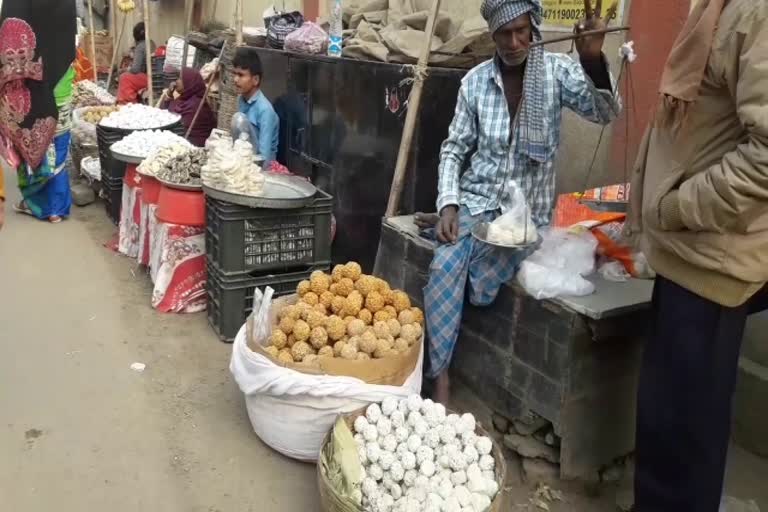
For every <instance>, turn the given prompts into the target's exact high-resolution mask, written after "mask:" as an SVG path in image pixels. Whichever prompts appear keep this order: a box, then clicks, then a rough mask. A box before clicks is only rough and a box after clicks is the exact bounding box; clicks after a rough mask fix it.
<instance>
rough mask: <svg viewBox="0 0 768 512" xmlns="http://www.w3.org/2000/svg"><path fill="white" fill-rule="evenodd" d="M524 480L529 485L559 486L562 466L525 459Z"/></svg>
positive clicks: (523, 465)
mask: <svg viewBox="0 0 768 512" xmlns="http://www.w3.org/2000/svg"><path fill="white" fill-rule="evenodd" d="M522 470H523V478H524V479H525V481H526V482H528V483H529V484H539V483H542V484H550V485H552V484H557V482H558V481H559V480H560V466H559V465H557V464H553V463H552V462H548V461H546V460H541V459H523V462H522Z"/></svg>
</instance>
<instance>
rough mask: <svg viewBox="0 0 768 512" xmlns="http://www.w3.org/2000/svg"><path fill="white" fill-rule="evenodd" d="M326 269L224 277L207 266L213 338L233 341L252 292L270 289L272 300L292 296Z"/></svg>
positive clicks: (248, 308)
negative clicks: (272, 294) (317, 271)
mask: <svg viewBox="0 0 768 512" xmlns="http://www.w3.org/2000/svg"><path fill="white" fill-rule="evenodd" d="M328 269H329V267H328V266H325V267H314V268H311V269H307V270H305V271H302V272H289V273H283V274H266V275H259V276H255V277H254V276H252V275H251V274H247V273H246V274H240V275H231V274H230V275H226V274H222V273H221V272H220V271H219V270H218V269H216V267H215V266H213V265H211V264H208V265H207V270H208V280H207V283H206V292H207V295H208V323H210V324H211V327H212V328H213V330H214V331H215V332H216V335H217V336H218V337H219V338H220V339H221V340H222V341H225V342H228V343H231V342H232V341H234V339H235V336H237V332H238V331H239V330H240V327H242V325H243V324H244V323H245V319H246V318H248V315H250V314H251V312H252V311H253V292H254V290H255V289H256V288H265V287H267V286H271V287H272V288H273V289H274V290H275V294H274V297H281V296H283V295H290V294H292V293H295V291H296V286H297V285H298V284H299V282H301V281H302V280H304V279H309V276H310V274H311V273H312V272H314V271H315V270H322V271H324V272H327V271H328Z"/></svg>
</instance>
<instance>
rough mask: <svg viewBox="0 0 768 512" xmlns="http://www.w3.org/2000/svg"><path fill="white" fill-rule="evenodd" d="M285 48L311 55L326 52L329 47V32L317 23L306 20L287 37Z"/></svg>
mask: <svg viewBox="0 0 768 512" xmlns="http://www.w3.org/2000/svg"><path fill="white" fill-rule="evenodd" d="M285 49H286V50H287V51H291V52H297V53H308V54H311V55H320V54H325V52H326V51H327V49H328V34H326V33H325V30H323V28H322V27H321V26H320V25H318V24H317V23H313V22H311V21H307V22H304V24H303V25H302V26H301V27H300V28H298V29H297V30H295V31H294V32H291V33H290V34H288V35H287V36H286V37H285Z"/></svg>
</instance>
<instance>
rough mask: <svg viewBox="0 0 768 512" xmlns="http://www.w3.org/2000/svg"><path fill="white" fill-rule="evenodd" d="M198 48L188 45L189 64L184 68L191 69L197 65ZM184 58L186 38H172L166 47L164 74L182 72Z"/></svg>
mask: <svg viewBox="0 0 768 512" xmlns="http://www.w3.org/2000/svg"><path fill="white" fill-rule="evenodd" d="M196 52H197V48H195V47H194V46H192V45H191V44H190V45H187V63H186V64H185V65H184V66H183V67H187V68H191V67H192V66H194V64H195V53H196ZM183 58H184V38H182V37H178V36H171V37H169V38H168V43H166V46H165V64H163V72H164V73H178V72H179V71H181V68H182V64H181V61H182V59H183Z"/></svg>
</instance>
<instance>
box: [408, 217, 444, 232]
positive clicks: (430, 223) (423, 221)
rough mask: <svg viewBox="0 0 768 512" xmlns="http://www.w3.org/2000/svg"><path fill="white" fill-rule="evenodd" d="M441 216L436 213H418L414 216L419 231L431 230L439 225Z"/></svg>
mask: <svg viewBox="0 0 768 512" xmlns="http://www.w3.org/2000/svg"><path fill="white" fill-rule="evenodd" d="M439 220H440V216H439V215H438V214H436V213H417V214H415V215H414V216H413V223H414V224H416V226H417V227H418V228H419V229H430V228H433V227H435V226H436V225H437V222H438V221H439Z"/></svg>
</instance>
